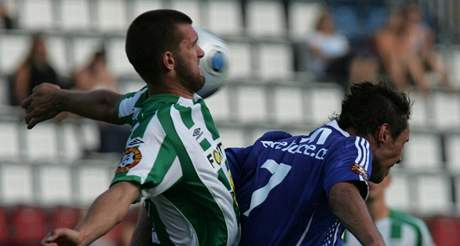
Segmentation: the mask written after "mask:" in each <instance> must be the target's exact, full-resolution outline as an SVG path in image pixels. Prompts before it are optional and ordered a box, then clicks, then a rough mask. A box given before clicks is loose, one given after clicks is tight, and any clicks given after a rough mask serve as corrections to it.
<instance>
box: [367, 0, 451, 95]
mask: <svg viewBox="0 0 460 246" xmlns="http://www.w3.org/2000/svg"><path fill="white" fill-rule="evenodd" d="M375 42H376V49H377V52H378V55H379V57H380V59H381V63H382V66H383V68H384V71H385V72H386V74H388V76H389V77H390V79H391V80H392V81H393V83H394V85H395V87H396V88H398V89H400V90H404V89H406V88H407V87H408V86H410V85H416V86H417V87H418V88H419V89H420V90H422V91H424V92H428V91H429V90H430V87H431V86H430V84H431V83H430V81H429V79H428V76H427V73H428V72H429V70H430V69H431V70H433V71H434V72H435V73H436V74H437V75H438V77H439V81H440V82H441V84H442V85H446V86H447V85H448V80H447V75H446V72H445V69H444V65H443V64H442V61H441V58H440V57H439V55H437V54H436V52H435V51H434V49H433V34H432V32H431V30H430V29H429V28H428V27H427V26H425V25H423V24H422V22H421V14H420V9H419V8H418V7H416V6H414V5H409V6H407V7H405V8H401V9H395V10H394V11H392V13H391V15H390V17H389V18H388V21H387V24H386V25H385V27H384V28H383V29H381V30H380V31H378V32H377V34H376V36H375Z"/></svg>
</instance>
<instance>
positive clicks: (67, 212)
mask: <svg viewBox="0 0 460 246" xmlns="http://www.w3.org/2000/svg"><path fill="white" fill-rule="evenodd" d="M80 215H81V212H80V209H78V208H71V207H64V206H62V207H56V208H54V209H52V210H51V213H50V215H49V227H50V228H51V229H53V228H60V227H64V228H74V227H75V226H76V225H77V224H78V222H79V221H80Z"/></svg>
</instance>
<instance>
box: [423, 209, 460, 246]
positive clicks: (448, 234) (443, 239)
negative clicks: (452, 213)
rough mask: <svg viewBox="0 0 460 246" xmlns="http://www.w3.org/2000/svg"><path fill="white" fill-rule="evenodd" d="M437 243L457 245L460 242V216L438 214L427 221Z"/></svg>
mask: <svg viewBox="0 0 460 246" xmlns="http://www.w3.org/2000/svg"><path fill="white" fill-rule="evenodd" d="M427 224H428V228H429V229H430V232H431V236H432V237H433V240H434V243H435V244H436V245H442V246H457V245H458V242H460V233H458V232H459V231H460V218H458V217H447V216H437V217H434V218H430V219H428V221H427Z"/></svg>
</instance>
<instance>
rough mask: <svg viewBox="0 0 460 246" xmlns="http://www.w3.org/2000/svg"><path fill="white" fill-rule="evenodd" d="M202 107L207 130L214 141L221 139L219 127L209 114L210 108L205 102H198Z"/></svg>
mask: <svg viewBox="0 0 460 246" xmlns="http://www.w3.org/2000/svg"><path fill="white" fill-rule="evenodd" d="M198 102H199V103H200V105H201V113H202V114H203V118H204V122H205V124H206V128H208V131H209V132H210V133H211V135H212V139H213V140H216V139H218V138H219V132H218V131H217V127H216V125H215V124H214V120H213V119H212V116H211V113H210V112H209V109H208V107H207V106H206V104H205V103H204V100H202V99H201V100H199V101H198Z"/></svg>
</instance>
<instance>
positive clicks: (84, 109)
mask: <svg viewBox="0 0 460 246" xmlns="http://www.w3.org/2000/svg"><path fill="white" fill-rule="evenodd" d="M120 99H121V95H120V94H117V93H115V92H111V91H107V90H96V91H88V92H84V91H71V90H64V89H61V88H60V87H59V86H57V85H53V84H49V83H42V84H40V85H38V86H36V87H35V88H34V90H33V92H32V94H31V95H30V96H29V97H27V98H26V99H24V101H23V102H22V104H21V105H22V107H23V108H24V109H25V110H26V123H27V128H29V129H31V128H33V127H34V126H35V125H36V124H38V123H40V122H42V121H45V120H48V119H52V118H54V117H55V116H56V115H57V114H59V113H60V112H64V111H67V112H71V113H75V114H78V115H81V116H83V117H86V118H90V119H94V120H100V121H105V122H109V123H113V124H121V123H122V122H121V121H120V119H119V118H118V117H117V114H118V112H117V108H116V105H117V103H118V101H119V100H120Z"/></svg>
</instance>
